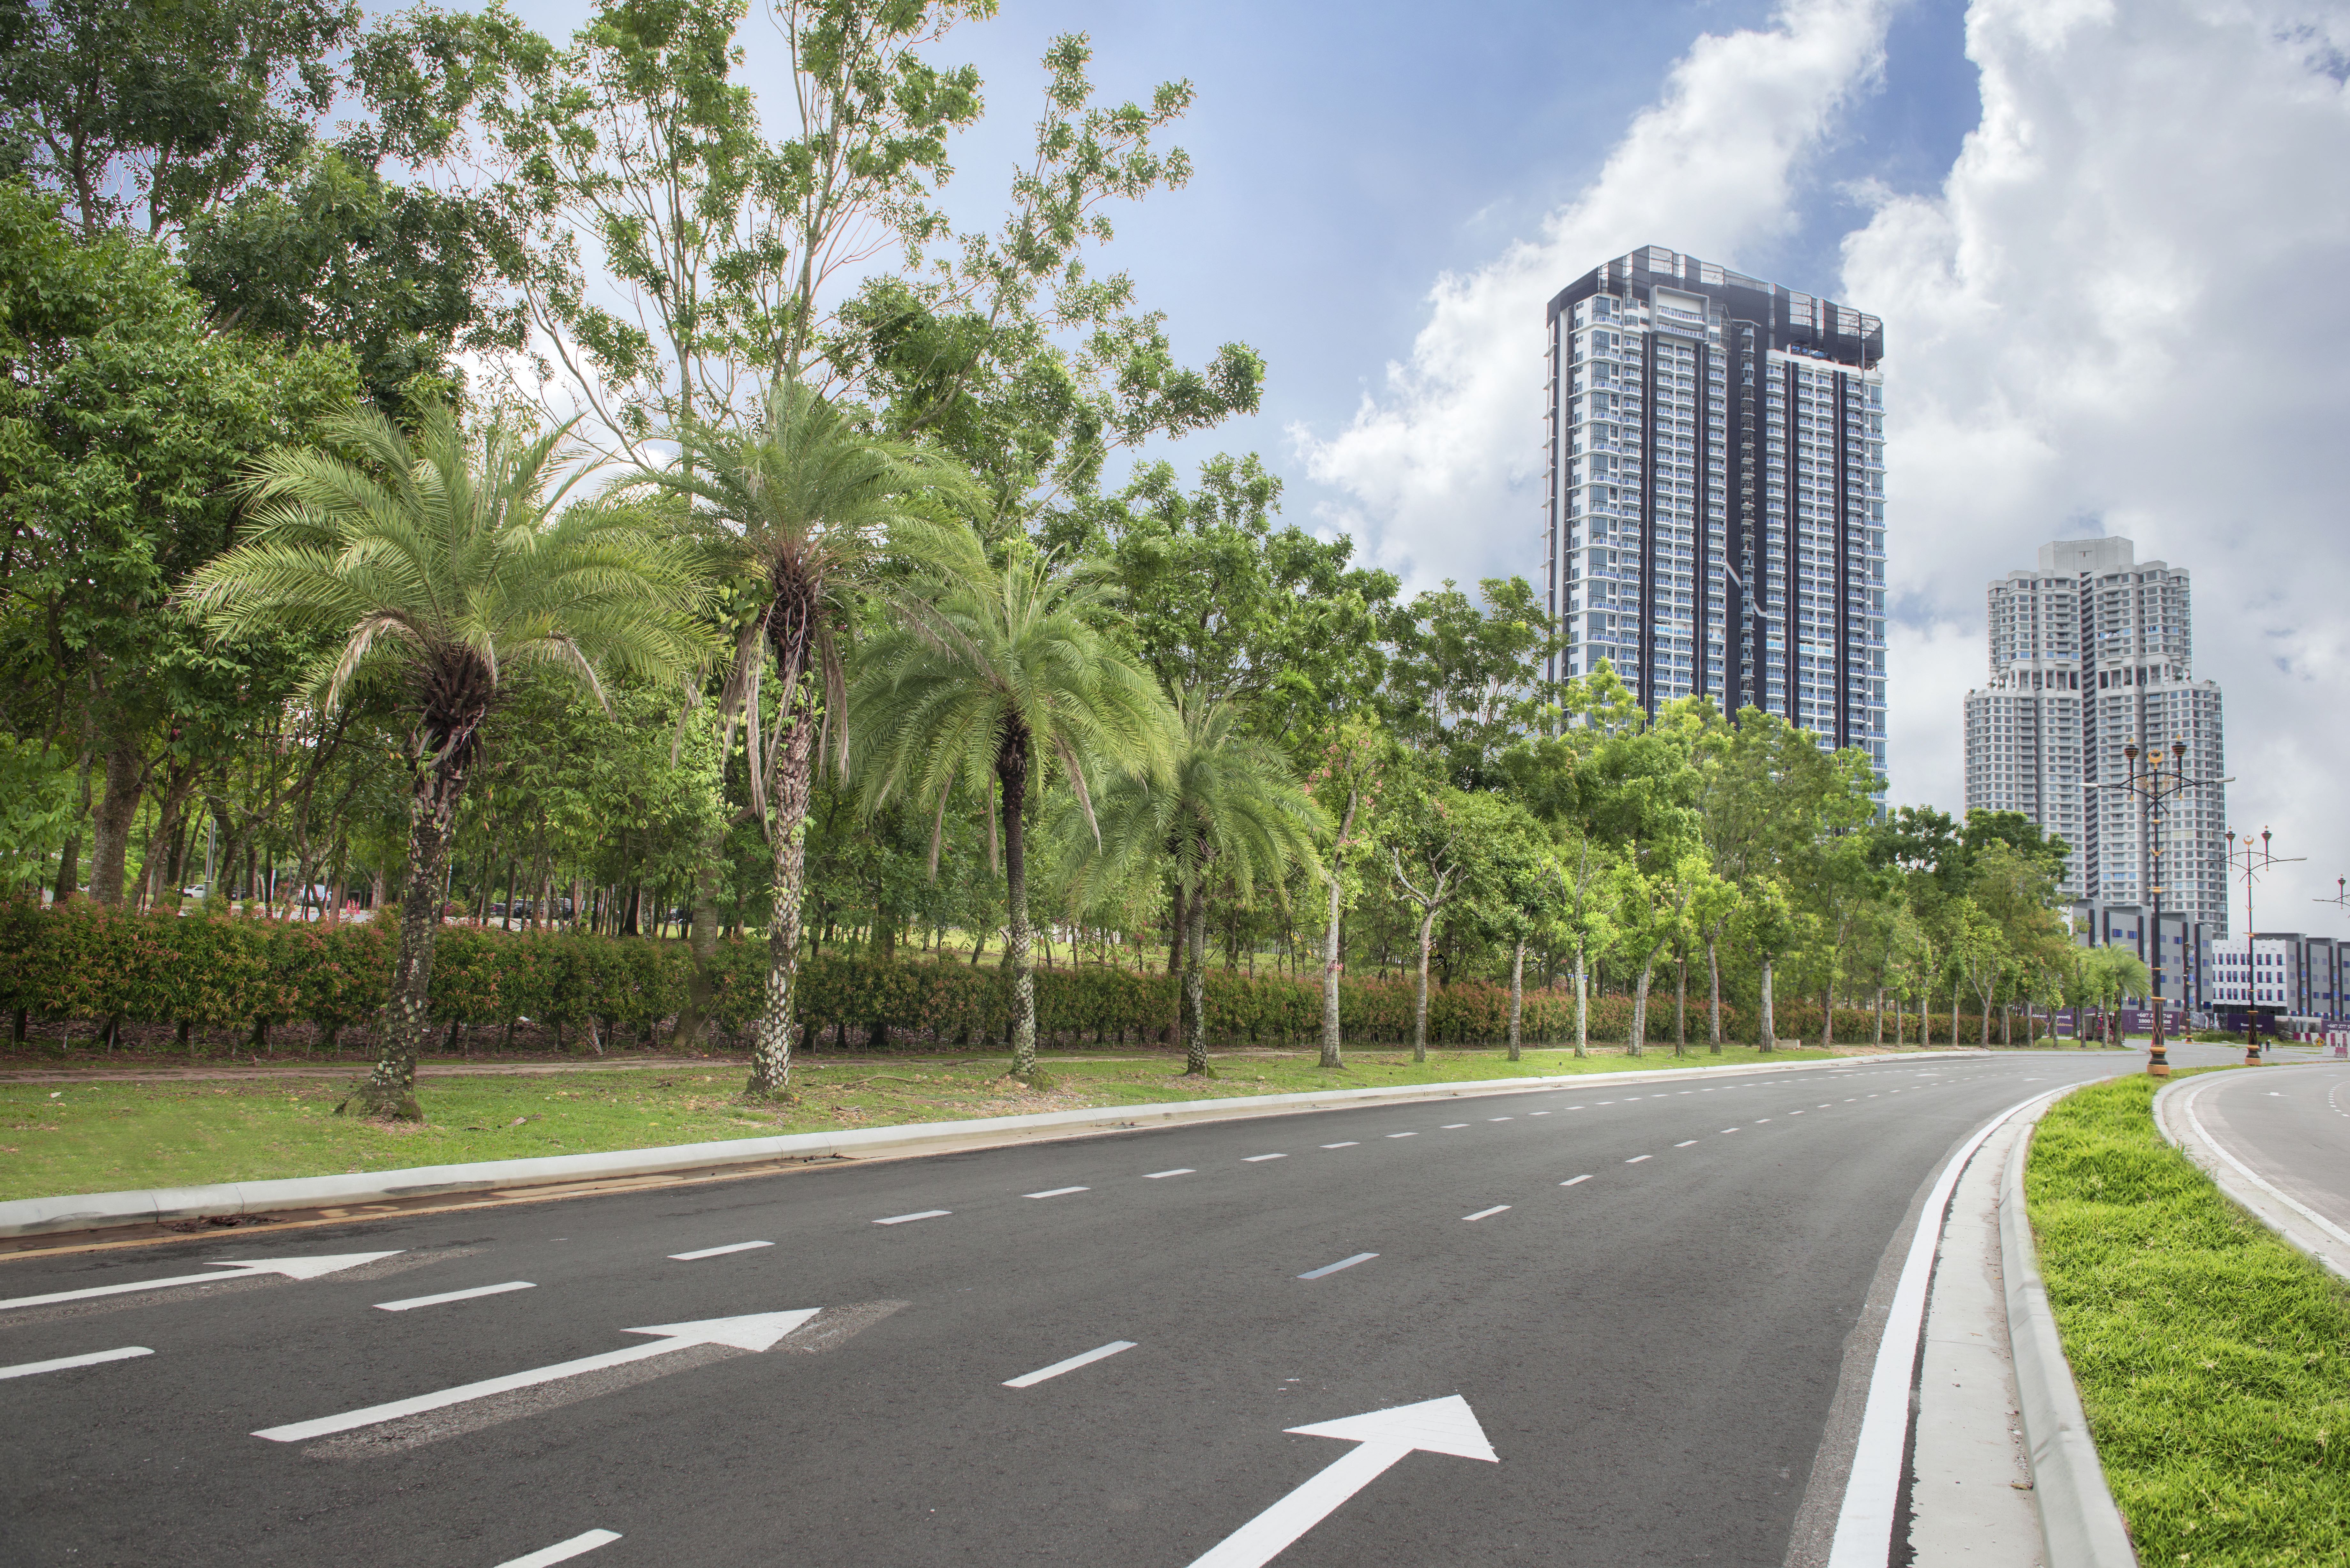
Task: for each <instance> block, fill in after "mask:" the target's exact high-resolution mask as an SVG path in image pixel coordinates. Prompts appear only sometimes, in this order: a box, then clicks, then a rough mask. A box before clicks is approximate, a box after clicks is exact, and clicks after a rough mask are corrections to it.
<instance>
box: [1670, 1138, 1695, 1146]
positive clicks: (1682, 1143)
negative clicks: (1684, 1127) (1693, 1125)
mask: <svg viewBox="0 0 2350 1568" xmlns="http://www.w3.org/2000/svg"><path fill="white" fill-rule="evenodd" d="M1695 1142H1697V1139H1695V1138H1693V1137H1690V1138H1683V1139H1682V1140H1681V1141H1680V1142H1679V1143H1677V1144H1675V1145H1673V1147H1675V1148H1687V1147H1690V1145H1691V1144H1693V1143H1695Z"/></svg>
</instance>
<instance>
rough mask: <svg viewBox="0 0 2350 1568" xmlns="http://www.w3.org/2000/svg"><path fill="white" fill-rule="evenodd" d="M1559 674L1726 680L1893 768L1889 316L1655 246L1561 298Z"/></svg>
mask: <svg viewBox="0 0 2350 1568" xmlns="http://www.w3.org/2000/svg"><path fill="white" fill-rule="evenodd" d="M1549 317H1550V320H1549V327H1550V333H1549V350H1548V369H1549V372H1550V375H1549V395H1548V398H1547V403H1548V410H1549V417H1548V427H1547V430H1546V431H1545V433H1544V445H1545V451H1546V453H1547V456H1548V483H1547V485H1546V487H1545V491H1546V501H1545V505H1546V507H1547V509H1548V514H1549V516H1548V529H1547V535H1548V545H1549V549H1548V552H1547V558H1546V559H1545V560H1544V574H1543V575H1544V583H1545V584H1546V587H1547V591H1548V594H1549V602H1550V609H1551V613H1552V614H1553V615H1554V616H1555V617H1556V618H1557V619H1558V621H1559V623H1560V625H1561V627H1562V628H1563V629H1564V631H1565V637H1566V649H1565V652H1564V653H1563V654H1562V655H1560V657H1559V660H1558V663H1557V664H1556V666H1555V668H1554V669H1553V670H1551V674H1552V675H1553V676H1554V677H1564V676H1568V675H1578V674H1584V673H1586V672H1588V671H1589V670H1591V669H1593V668H1594V667H1595V666H1596V663H1597V662H1598V661H1599V660H1600V659H1608V660H1609V661H1610V662H1611V663H1612V664H1613V665H1614V667H1615V669H1616V670H1617V673H1618V674H1619V675H1621V676H1622V677H1623V678H1624V680H1626V681H1627V683H1628V684H1629V685H1630V686H1631V687H1632V688H1633V689H1634V690H1635V691H1638V693H1639V695H1640V700H1641V702H1642V704H1643V705H1644V706H1646V707H1647V708H1648V710H1649V711H1651V712H1654V711H1656V707H1657V704H1658V703H1659V702H1663V701H1669V700H1670V699H1672V698H1676V697H1690V696H1707V697H1711V698H1713V699H1714V700H1715V701H1717V702H1718V703H1720V704H1721V707H1722V708H1723V709H1725V710H1726V711H1732V712H1734V711H1737V710H1738V709H1740V708H1742V707H1747V706H1752V707H1755V708H1760V709H1763V710H1764V711H1768V712H1773V713H1777V714H1780V715H1782V716H1783V717H1785V718H1786V719H1788V720H1789V721H1790V722H1794V723H1796V724H1799V725H1802V726H1804V728H1807V729H1810V730H1812V731H1814V732H1816V733H1817V734H1818V735H1819V736H1820V739H1821V743H1822V744H1824V745H1830V746H1838V747H1841V746H1857V747H1860V748H1861V749H1863V750H1864V751H1866V753H1868V755H1869V757H1870V758H1871V760H1872V761H1873V762H1874V763H1875V764H1876V766H1877V770H1878V772H1879V773H1882V772H1883V771H1884V767H1885V396H1884V393H1885V389H1884V380H1883V378H1882V376H1881V375H1880V374H1879V373H1878V370H1877V363H1878V361H1879V359H1880V358H1882V357H1883V355H1884V351H1885V327H1884V324H1883V323H1882V322H1880V321H1878V320H1877V317H1873V316H1865V315H1863V314H1861V313H1860V312H1859V311H1857V310H1854V309H1852V308H1851V307H1849V306H1842V305H1838V304H1836V303H1835V302H1834V301H1833V300H1826V299H1816V298H1814V297H1813V296H1810V295H1808V294H1797V293H1795V292H1794V291H1793V290H1792V289H1785V288H1782V287H1780V286H1778V285H1776V284H1770V283H1763V282H1761V281H1760V280H1758V279H1755V278H1751V277H1746V276H1743V275H1740V274H1738V273H1734V272H1730V271H1727V270H1725V269H1724V268H1721V267H1719V266H1715V265H1712V264H1711V263H1708V262H1701V261H1699V260H1698V259H1697V258H1696V257H1694V256H1686V255H1682V254H1679V253H1678V252H1675V251H1669V250H1666V249H1664V248H1662V247H1661V246H1658V245H1649V246H1646V247H1644V248H1643V249H1640V250H1637V251H1634V252H1633V253H1632V254H1630V255H1627V256H1620V257H1618V258H1617V259H1616V260H1614V261H1611V262H1608V263H1607V264H1605V265H1602V266H1599V267H1597V268H1596V269H1594V270H1593V271H1591V272H1590V273H1588V274H1586V275H1584V276H1583V277H1581V278H1578V279H1577V280H1576V281H1575V282H1574V283H1573V284H1571V285H1569V286H1567V287H1566V288H1565V289H1564V290H1562V291H1561V292H1560V293H1559V295H1558V296H1557V297H1556V298H1555V299H1553V300H1552V301H1551V302H1550V309H1549Z"/></svg>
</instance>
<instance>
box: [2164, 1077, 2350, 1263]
mask: <svg viewBox="0 0 2350 1568" xmlns="http://www.w3.org/2000/svg"><path fill="white" fill-rule="evenodd" d="M2224 1082H2226V1080H2225V1079H2222V1078H2213V1079H2211V1080H2210V1083H2211V1084H2219V1083H2224ZM2206 1086H2207V1087H2208V1086H2209V1085H2206ZM2179 1097H2180V1098H2181V1099H2183V1100H2185V1101H2186V1102H2187V1105H2186V1111H2187V1121H2188V1125H2189V1126H2190V1127H2193V1128H2194V1129H2195V1136H2196V1137H2199V1138H2201V1139H2202V1140H2203V1145H2204V1147H2206V1148H2209V1149H2210V1151H2211V1152H2212V1153H2213V1154H2216V1155H2218V1156H2219V1157H2220V1158H2221V1159H2224V1160H2226V1161H2227V1162H2228V1163H2229V1164H2230V1165H2231V1166H2233V1167H2235V1168H2236V1171H2237V1173H2238V1174H2239V1175H2241V1176H2242V1177H2243V1179H2245V1180H2247V1181H2249V1182H2251V1184H2252V1185H2253V1186H2254V1187H2257V1188H2259V1189H2261V1190H2262V1191H2263V1192H2265V1193H2267V1194H2268V1195H2269V1196H2270V1197H2272V1198H2273V1199H2276V1200H2277V1201H2278V1202H2280V1203H2282V1204H2283V1205H2284V1206H2285V1207H2286V1208H2288V1209H2290V1210H2293V1212H2294V1213H2296V1214H2298V1215H2300V1216H2301V1217H2302V1218H2303V1219H2304V1220H2308V1221H2309V1222H2310V1223H2311V1224H2313V1225H2314V1226H2316V1227H2317V1228H2318V1229H2319V1230H2321V1231H2324V1232H2325V1233H2326V1234H2327V1235H2329V1236H2331V1237H2333V1238H2334V1240H2335V1241H2339V1242H2341V1243H2343V1244H2344V1245H2345V1246H2350V1232H2345V1231H2344V1230H2343V1229H2342V1227H2341V1226H2339V1225H2336V1224H2335V1223H2334V1221H2333V1220H2328V1219H2327V1218H2326V1217H2325V1216H2324V1215H2323V1214H2320V1213H2319V1212H2317V1210H2314V1209H2312V1208H2310V1207H2309V1205H2307V1204H2306V1203H2303V1202H2302V1201H2301V1200H2300V1199H2296V1198H2293V1197H2292V1196H2290V1195H2289V1194H2286V1193H2284V1192H2281V1191H2279V1190H2278V1189H2277V1188H2276V1186H2275V1185H2274V1184H2273V1183H2272V1182H2269V1181H2266V1180H2264V1179H2262V1178H2261V1177H2259V1176H2258V1175H2255V1174H2254V1173H2253V1171H2252V1168H2251V1167H2250V1166H2248V1165H2246V1164H2245V1163H2244V1162H2243V1161H2242V1160H2241V1159H2238V1158H2236V1157H2235V1156H2234V1155H2232V1154H2230V1153H2229V1152H2228V1151H2227V1150H2226V1149H2224V1148H2221V1147H2220V1140H2219V1139H2218V1138H2215V1137H2212V1136H2211V1135H2210V1132H2209V1131H2207V1130H2205V1128H2204V1126H2203V1118H2202V1117H2200V1116H2197V1115H2196V1114H2195V1102H2196V1101H2197V1100H2199V1099H2201V1098H2202V1097H2203V1090H2202V1089H2200V1088H2199V1089H2197V1090H2196V1091H2195V1092H2194V1093H2193V1094H2191V1095H2182V1096H2179Z"/></svg>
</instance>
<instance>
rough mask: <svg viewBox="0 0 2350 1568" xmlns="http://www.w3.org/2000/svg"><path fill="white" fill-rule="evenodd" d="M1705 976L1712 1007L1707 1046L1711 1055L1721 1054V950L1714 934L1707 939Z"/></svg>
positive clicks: (1707, 1026) (1707, 1050)
mask: <svg viewBox="0 0 2350 1568" xmlns="http://www.w3.org/2000/svg"><path fill="white" fill-rule="evenodd" d="M1705 978H1706V985H1707V987H1708V992H1709V996H1710V1002H1709V1004H1708V1005H1709V1006H1710V1008H1711V1012H1710V1013H1709V1022H1708V1023H1707V1025H1706V1043H1705V1048H1706V1052H1707V1054H1709V1055H1714V1056H1719V1055H1721V949H1720V945H1719V943H1718V942H1717V940H1716V939H1715V938H1714V936H1713V935H1712V934H1711V932H1709V933H1708V934H1707V936H1706V939H1705Z"/></svg>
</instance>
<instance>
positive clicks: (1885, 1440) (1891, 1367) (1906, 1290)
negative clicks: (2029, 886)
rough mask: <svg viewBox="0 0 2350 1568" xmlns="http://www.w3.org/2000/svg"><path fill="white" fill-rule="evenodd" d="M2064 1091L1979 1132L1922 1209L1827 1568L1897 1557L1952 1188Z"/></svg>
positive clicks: (1871, 1383)
mask: <svg viewBox="0 0 2350 1568" xmlns="http://www.w3.org/2000/svg"><path fill="white" fill-rule="evenodd" d="M2059 1092H2060V1091H2057V1090H2053V1089H2052V1090H2046V1091H2043V1093H2041V1094H2037V1095H2034V1096H2032V1097H2031V1098H2030V1099H2028V1100H2022V1101H2019V1102H2018V1103H2017V1104H2015V1105H2012V1106H2009V1107H2008V1108H2007V1109H2006V1110H2003V1111H2002V1112H2000V1113H1999V1115H1997V1116H1993V1117H1991V1120H1990V1121H1988V1122H1985V1123H1984V1124H1983V1125H1982V1126H1981V1127H1978V1128H1976V1129H1975V1131H1974V1133H1973V1134H1972V1135H1971V1136H1970V1137H1968V1139H1967V1141H1966V1142H1964V1143H1962V1144H1960V1146H1959V1147H1958V1150H1957V1152H1956V1153H1954V1154H1952V1155H1951V1156H1950V1159H1949V1160H1948V1161H1946V1162H1945V1163H1944V1164H1943V1167H1942V1172H1941V1174H1940V1175H1939V1176H1938V1177H1936V1178H1935V1179H1934V1185H1933V1188H1932V1189H1931V1190H1929V1192H1928V1193H1927V1194H1926V1203H1925V1207H1924V1208H1922V1209H1920V1210H1918V1230H1917V1233H1916V1234H1915V1235H1914V1236H1912V1237H1911V1238H1910V1241H1909V1256H1908V1258H1907V1259H1905V1260H1904V1261H1903V1262H1902V1265H1901V1278H1900V1281H1899V1282H1898V1283H1897V1284H1896V1285H1895V1286H1894V1287H1893V1304H1892V1306H1891V1307H1890V1309H1888V1310H1887V1313H1886V1314H1885V1334H1884V1337H1883V1338H1881V1339H1880V1340H1878V1341H1877V1366H1875V1368H1874V1369H1873V1370H1872V1371H1871V1372H1870V1374H1869V1379H1868V1400H1867V1403H1866V1405H1864V1406H1863V1407H1862V1408H1861V1417H1860V1436H1859V1439H1858V1441H1857V1443H1856V1445H1855V1447H1854V1449H1853V1459H1852V1475H1851V1478H1850V1479H1849V1480H1847V1481H1846V1483H1845V1491H1844V1506H1843V1507H1842V1508H1841V1509H1840V1510H1839V1511H1837V1514H1836V1527H1835V1539H1834V1541H1833V1542H1831V1543H1830V1545H1829V1547H1828V1561H1827V1568H1884V1565H1885V1563H1886V1560H1887V1556H1888V1555H1889V1554H1890V1552H1891V1551H1892V1546H1893V1511H1894V1507H1895V1505H1896V1503H1898V1501H1899V1500H1900V1492H1901V1474H1902V1461H1903V1459H1905V1457H1906V1456H1905V1455H1904V1453H1903V1449H1904V1448H1905V1447H1906V1440H1907V1438H1908V1431H1909V1389H1910V1383H1911V1380H1912V1378H1911V1375H1912V1373H1913V1372H1914V1371H1915V1370H1916V1368H1917V1365H1918V1338H1919V1336H1920V1335H1921V1334H1923V1333H1924V1332H1925V1327H1926V1286H1927V1284H1928V1282H1929V1281H1930V1280H1931V1279H1932V1277H1933V1272H1934V1256H1935V1254H1936V1252H1938V1251H1939V1250H1940V1248H1941V1241H1942V1221H1943V1216H1944V1214H1945V1212H1946V1211H1947V1210H1949V1208H1950V1193H1951V1190H1952V1189H1955V1188H1956V1187H1957V1186H1958V1184H1959V1173H1960V1171H1962V1170H1964V1169H1965V1168H1966V1166H1967V1161H1969V1160H1970V1159H1972V1158H1974V1155H1975V1151H1976V1150H1977V1149H1979V1148H1981V1147H1982V1145H1983V1140H1984V1139H1985V1138H1988V1137H1991V1134H1992V1133H1993V1132H1994V1131H1996V1130H1997V1129H1998V1128H1999V1127H2000V1125H2001V1124H2002V1123H2003V1122H2005V1121H2006V1120H2007V1119H2008V1118H2009V1117H2010V1116H2014V1115H2015V1114H2016V1113H2017V1112H2018V1111H2021V1110H2022V1109H2024V1108H2025V1107H2026V1106H2033V1105H2036V1104H2038V1103H2039V1102H2040V1101H2042V1100H2044V1099H2046V1098H2048V1097H2049V1096H2051V1095H2054V1094H2056V1093H2059ZM2011 1158H2013V1157H2011Z"/></svg>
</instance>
